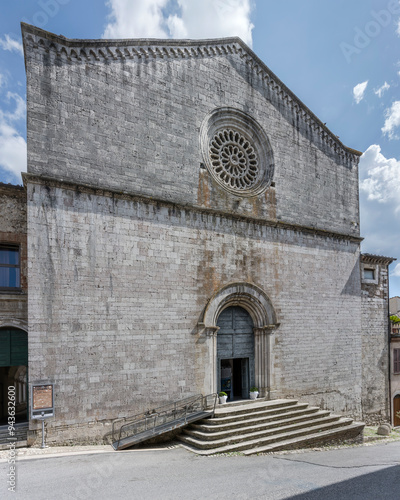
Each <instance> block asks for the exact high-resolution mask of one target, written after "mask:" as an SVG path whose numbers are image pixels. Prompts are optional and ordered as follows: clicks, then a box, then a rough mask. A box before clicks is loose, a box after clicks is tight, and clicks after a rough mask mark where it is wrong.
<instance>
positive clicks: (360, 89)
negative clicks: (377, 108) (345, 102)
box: [353, 80, 368, 104]
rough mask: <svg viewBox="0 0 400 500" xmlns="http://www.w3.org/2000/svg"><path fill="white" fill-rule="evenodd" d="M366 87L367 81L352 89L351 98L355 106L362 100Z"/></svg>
mask: <svg viewBox="0 0 400 500" xmlns="http://www.w3.org/2000/svg"><path fill="white" fill-rule="evenodd" d="M367 85H368V80H366V81H365V82H362V83H359V84H358V85H356V86H355V87H354V89H353V97H354V100H355V101H356V103H357V104H359V103H360V102H361V101H362V100H363V99H364V93H365V90H366V88H367Z"/></svg>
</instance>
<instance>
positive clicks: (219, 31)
mask: <svg viewBox="0 0 400 500" xmlns="http://www.w3.org/2000/svg"><path fill="white" fill-rule="evenodd" d="M21 21H25V22H28V23H30V24H34V25H36V26H39V27H41V28H43V29H46V30H48V31H51V32H53V33H57V34H62V35H64V36H66V37H68V38H102V37H107V38H114V37H116V38H128V37H131V38H135V37H157V38H164V37H165V38H166V37H172V38H210V37H223V36H234V35H238V36H240V37H241V38H242V39H243V40H244V41H245V42H246V43H247V44H248V45H250V46H251V48H252V49H253V50H254V52H255V53H256V54H257V55H258V57H260V59H262V60H263V61H264V62H265V63H266V65H267V66H268V67H269V68H270V69H271V70H272V71H273V72H274V73H275V74H276V75H277V76H278V77H279V78H280V79H281V80H282V81H283V82H284V83H285V84H286V85H287V86H288V87H289V88H290V89H291V90H292V91H293V92H294V93H295V94H296V95H297V96H298V97H299V98H300V99H301V100H302V101H303V102H304V103H305V104H306V105H307V106H308V107H309V108H310V109H311V110H312V111H313V112H314V113H315V114H316V115H317V116H318V117H319V118H320V119H321V121H322V122H324V123H326V124H327V126H328V127H329V128H330V129H331V131H332V132H334V134H335V135H338V136H339V137H340V139H341V141H342V142H343V143H344V144H345V145H347V146H349V147H352V148H354V149H358V150H359V151H362V152H363V153H364V155H363V157H362V159H361V162H360V208H361V233H362V236H363V237H364V238H365V240H364V242H363V244H362V250H363V251H364V252H369V253H374V254H379V255H387V256H391V257H396V258H397V259H398V261H400V244H399V239H400V182H399V177H400V148H399V139H400V50H399V49H400V0H350V1H349V0H334V1H331V2H328V1H321V0H301V1H300V0H279V1H276V0H254V1H252V0H202V1H201V2H199V1H197V0H109V1H107V2H106V1H102V0H97V1H95V0H81V1H79V2H78V0H38V1H32V0H29V1H28V0H18V1H15V2H3V5H2V15H1V18H0V181H1V182H11V183H14V184H16V183H21V177H20V172H21V171H25V170H26V142H25V138H26V125H25V120H26V111H25V99H26V94H25V70H24V62H23V56H22V52H21V34H20V22H21ZM390 269H391V278H390V295H391V296H394V295H399V296H400V262H395V263H393V264H392V265H391V267H390Z"/></svg>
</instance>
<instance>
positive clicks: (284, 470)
mask: <svg viewBox="0 0 400 500" xmlns="http://www.w3.org/2000/svg"><path fill="white" fill-rule="evenodd" d="M15 466H16V492H15V493H12V492H8V491H7V487H8V485H7V474H8V473H9V471H10V469H9V467H10V464H8V463H4V462H3V463H0V498H1V499H2V500H3V499H8V498H15V499H18V500H19V499H24V500H39V499H40V500H47V499H51V500H53V499H55V500H64V499H65V500H67V499H68V500H75V499H77V500H86V499H97V500H103V499H107V500H110V499H112V500H114V499H134V500H141V499H146V500H147V499H151V500H158V499H160V500H164V499H166V500H167V499H174V500H175V499H185V500H191V499H224V500H226V499H267V500H275V499H276V500H277V499H289V498H290V499H295V500H306V499H307V500H317V499H318V500H320V499H323V500H330V499H335V500H346V499H352V500H353V499H362V500H369V499H371V500H372V499H373V500H384V499H386V498H387V499H389V498H390V499H391V500H397V499H400V442H399V441H397V442H393V443H388V444H378V445H374V446H366V447H355V448H347V449H340V450H329V451H318V452H305V453H295V454H285V455H269V456H255V457H243V456H220V457H199V456H197V455H194V454H192V453H190V452H188V451H186V450H184V449H182V448H175V449H170V450H135V451H125V452H110V453H98V454H93V453H92V454H85V455H71V456H65V455H64V456H63V455H62V456H59V457H54V458H44V457H41V458H31V459H29V460H22V459H21V460H19V461H18V459H17V461H16V464H15Z"/></svg>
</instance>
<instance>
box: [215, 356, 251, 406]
mask: <svg viewBox="0 0 400 500" xmlns="http://www.w3.org/2000/svg"><path fill="white" fill-rule="evenodd" d="M220 369H221V391H224V392H226V393H227V394H228V399H229V400H230V401H234V400H235V399H244V398H247V397H248V393H249V358H234V359H221V367H220Z"/></svg>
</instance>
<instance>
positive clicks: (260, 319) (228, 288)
mask: <svg viewBox="0 0 400 500" xmlns="http://www.w3.org/2000/svg"><path fill="white" fill-rule="evenodd" d="M231 306H239V307H242V308H243V309H245V310H246V311H247V312H248V313H249V314H250V316H251V318H252V320H253V324H254V329H253V331H254V337H255V383H256V385H257V387H258V389H259V391H260V395H261V396H262V397H268V398H269V399H273V398H274V392H275V380H274V373H273V362H272V357H273V352H272V337H273V334H274V333H275V331H276V329H277V328H278V327H279V323H278V321H277V315H276V312H275V309H274V307H273V305H272V303H271V301H270V300H269V297H268V296H267V294H266V293H265V292H264V291H263V290H262V289H261V288H259V287H258V286H256V285H254V284H252V283H246V282H236V283H230V284H228V285H225V286H224V287H222V288H221V289H219V290H218V291H217V292H216V293H214V295H213V296H212V297H211V298H210V299H209V301H208V302H207V304H206V307H205V308H204V310H203V313H202V315H201V317H200V320H199V324H198V327H199V329H201V330H202V331H204V333H205V334H206V335H207V337H208V341H209V354H210V358H209V362H210V368H211V370H212V376H211V379H210V385H211V387H210V391H211V392H214V391H216V390H217V337H216V336H217V334H218V329H219V328H218V326H217V321H218V317H219V315H220V314H221V312H222V311H223V310H224V309H226V308H227V307H231Z"/></svg>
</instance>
